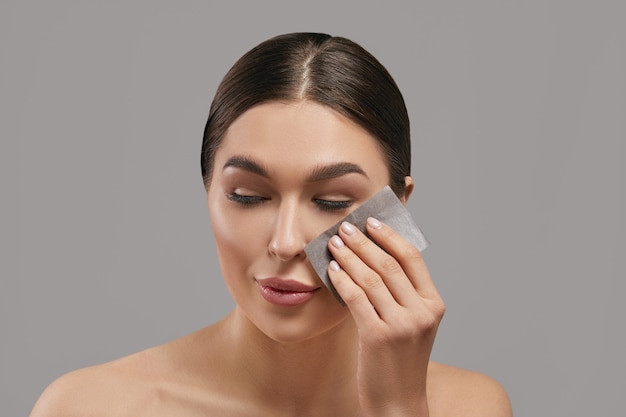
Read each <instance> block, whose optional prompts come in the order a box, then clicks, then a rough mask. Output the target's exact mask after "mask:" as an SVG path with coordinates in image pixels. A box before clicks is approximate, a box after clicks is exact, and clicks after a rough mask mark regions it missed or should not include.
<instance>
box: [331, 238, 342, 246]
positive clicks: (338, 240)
mask: <svg viewBox="0 0 626 417" xmlns="http://www.w3.org/2000/svg"><path fill="white" fill-rule="evenodd" d="M330 243H331V244H332V245H333V246H334V247H336V248H343V246H344V244H343V240H341V238H340V237H339V236H333V237H331V238H330Z"/></svg>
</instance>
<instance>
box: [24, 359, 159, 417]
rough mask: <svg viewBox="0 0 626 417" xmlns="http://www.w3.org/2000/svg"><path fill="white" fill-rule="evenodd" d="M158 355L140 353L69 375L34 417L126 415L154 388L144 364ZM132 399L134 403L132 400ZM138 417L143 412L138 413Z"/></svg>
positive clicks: (41, 399)
mask: <svg viewBox="0 0 626 417" xmlns="http://www.w3.org/2000/svg"><path fill="white" fill-rule="evenodd" d="M151 356H154V352H151V351H145V352H140V353H136V354H133V355H130V356H127V357H124V358H121V359H118V360H115V361H112V362H109V363H105V364H102V365H96V366H92V367H88V368H83V369H79V370H76V371H72V372H70V373H67V374H65V375H63V376H61V377H59V378H58V379H56V380H55V381H54V382H52V383H51V384H50V385H49V386H48V387H47V388H46V389H45V390H44V392H43V393H42V394H41V396H40V397H39V399H38V401H37V403H36V404H35V407H34V408H33V410H32V412H31V415H30V416H31V417H57V416H58V417H61V416H62V417H84V416H94V417H97V416H101V415H106V416H112V417H115V416H123V415H124V416H125V415H128V413H129V411H130V410H132V409H133V408H135V407H139V406H140V404H139V402H140V401H141V399H143V398H148V393H149V392H150V390H151V389H152V387H153V386H154V384H151V379H152V378H151V376H150V373H149V372H142V368H143V364H144V363H147V362H148V361H149V360H150V357H151ZM131 399H132V400H131ZM137 414H138V415H139V414H140V413H137Z"/></svg>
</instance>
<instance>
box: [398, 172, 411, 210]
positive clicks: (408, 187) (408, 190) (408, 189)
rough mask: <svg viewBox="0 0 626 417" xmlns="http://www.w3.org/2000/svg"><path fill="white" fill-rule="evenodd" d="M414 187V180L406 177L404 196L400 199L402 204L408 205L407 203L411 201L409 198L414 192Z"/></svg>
mask: <svg viewBox="0 0 626 417" xmlns="http://www.w3.org/2000/svg"><path fill="white" fill-rule="evenodd" d="M413 186H414V183H413V178H411V177H410V176H408V175H407V176H406V177H404V196H402V198H401V199H400V200H401V201H402V204H404V205H406V203H407V201H409V197H410V196H411V193H412V192H413Z"/></svg>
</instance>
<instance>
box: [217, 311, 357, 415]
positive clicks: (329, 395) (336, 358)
mask: <svg viewBox="0 0 626 417" xmlns="http://www.w3.org/2000/svg"><path fill="white" fill-rule="evenodd" d="M226 322H227V323H229V324H230V326H229V327H230V329H231V330H232V332H230V337H231V338H232V339H231V340H232V343H231V346H235V348H234V350H233V351H232V356H231V357H232V359H233V360H234V361H235V363H238V364H239V369H242V370H243V372H244V373H243V375H244V377H243V378H242V379H243V381H242V383H243V384H246V388H248V389H249V391H248V392H250V393H253V395H254V396H255V397H256V398H257V399H258V400H259V401H263V402H264V403H266V404H271V405H272V406H273V407H274V406H275V407H276V408H277V409H280V410H292V411H293V412H294V414H297V415H305V414H307V413H310V412H311V411H313V410H318V411H321V410H320V409H323V408H326V407H330V408H332V410H333V413H335V414H336V412H337V409H338V408H337V407H338V406H339V405H340V404H345V406H346V409H354V407H356V404H357V402H358V398H357V396H356V380H355V376H356V363H357V358H356V355H357V343H356V341H357V333H356V326H355V324H354V321H353V320H352V318H351V316H348V317H347V318H346V319H345V320H344V321H343V322H341V323H339V324H338V325H337V326H335V327H334V328H332V329H330V330H328V331H326V332H325V333H323V334H321V335H318V336H315V337H313V338H310V339H307V340H303V341H297V342H289V343H283V342H277V341H275V340H273V339H271V338H269V337H268V336H267V335H265V334H264V333H262V332H261V331H260V330H259V329H258V328H257V327H256V326H255V325H254V324H253V323H251V322H250V321H249V320H248V318H247V317H246V316H245V314H244V313H243V312H242V311H240V310H239V309H236V310H235V311H234V312H233V313H232V314H231V315H230V316H229V317H228V318H227V319H226ZM305 410H306V412H305ZM333 413H331V414H333ZM315 414H317V415H323V413H321V414H320V413H319V412H316V413H315ZM327 415H329V414H327ZM344 415H347V413H346V414H344Z"/></svg>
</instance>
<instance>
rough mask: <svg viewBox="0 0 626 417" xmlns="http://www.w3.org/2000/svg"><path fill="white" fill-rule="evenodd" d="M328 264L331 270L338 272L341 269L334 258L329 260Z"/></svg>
mask: <svg viewBox="0 0 626 417" xmlns="http://www.w3.org/2000/svg"><path fill="white" fill-rule="evenodd" d="M328 266H329V267H330V269H331V271H335V272H339V271H340V270H341V267H340V266H339V264H338V263H337V261H335V260H334V259H333V260H332V261H330V264H329V265H328Z"/></svg>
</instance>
